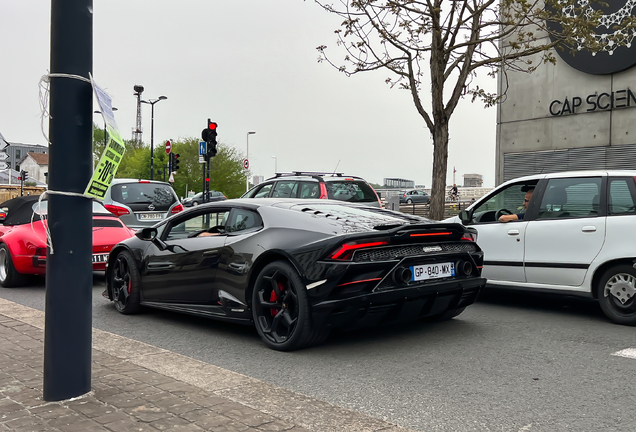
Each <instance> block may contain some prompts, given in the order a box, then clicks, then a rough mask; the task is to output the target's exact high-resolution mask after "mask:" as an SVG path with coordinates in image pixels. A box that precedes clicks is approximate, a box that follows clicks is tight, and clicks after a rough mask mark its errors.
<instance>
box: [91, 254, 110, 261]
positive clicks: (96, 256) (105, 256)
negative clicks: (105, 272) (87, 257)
mask: <svg viewBox="0 0 636 432" xmlns="http://www.w3.org/2000/svg"><path fill="white" fill-rule="evenodd" d="M106 261H108V254H93V263H103V262H106Z"/></svg>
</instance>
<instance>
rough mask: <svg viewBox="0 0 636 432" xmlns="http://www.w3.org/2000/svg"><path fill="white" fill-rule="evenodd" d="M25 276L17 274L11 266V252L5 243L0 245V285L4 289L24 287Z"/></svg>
mask: <svg viewBox="0 0 636 432" xmlns="http://www.w3.org/2000/svg"><path fill="white" fill-rule="evenodd" d="M25 281H26V275H23V274H22V273H19V272H18V271H17V270H16V269H15V266H14V265H13V259H12V258H11V251H10V250H9V246H7V245H6V243H2V244H1V245H0V285H2V286H3V287H4V288H13V287H18V286H21V285H24V283H25Z"/></svg>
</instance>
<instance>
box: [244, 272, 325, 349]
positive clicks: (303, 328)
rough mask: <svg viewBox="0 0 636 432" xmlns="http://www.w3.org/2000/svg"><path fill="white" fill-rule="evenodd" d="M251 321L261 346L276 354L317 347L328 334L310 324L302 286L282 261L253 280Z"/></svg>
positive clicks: (295, 274)
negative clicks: (270, 349)
mask: <svg viewBox="0 0 636 432" xmlns="http://www.w3.org/2000/svg"><path fill="white" fill-rule="evenodd" d="M281 297H282V298H281ZM252 319H253V320H254V325H255V327H256V331H257V332H258V334H259V336H260V337H261V339H262V340H263V342H265V345H267V346H268V347H269V348H272V349H275V350H278V351H292V350H297V349H300V348H304V347H308V346H310V345H317V344H319V343H320V342H322V341H324V339H326V337H327V335H328V332H327V330H326V329H320V328H316V326H314V325H313V322H312V317H311V307H310V304H309V298H308V296H307V290H306V288H305V285H304V284H303V283H302V281H301V279H300V276H299V275H298V272H297V271H296V270H295V269H294V268H293V267H292V266H291V265H290V264H289V263H287V262H284V261H274V262H272V263H269V264H267V265H266V266H265V267H264V268H263V270H261V272H260V273H259V275H258V277H257V278H256V282H255V284H254V289H253V290H252Z"/></svg>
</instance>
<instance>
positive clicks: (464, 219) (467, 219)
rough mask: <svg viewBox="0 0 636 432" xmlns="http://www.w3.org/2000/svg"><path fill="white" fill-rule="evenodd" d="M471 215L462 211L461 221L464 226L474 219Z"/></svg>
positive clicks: (460, 214) (460, 213)
mask: <svg viewBox="0 0 636 432" xmlns="http://www.w3.org/2000/svg"><path fill="white" fill-rule="evenodd" d="M471 213H472V212H469V211H467V210H462V211H460V212H459V220H461V221H462V223H463V224H464V225H468V224H469V223H470V222H471V221H472V219H473V218H472V215H471Z"/></svg>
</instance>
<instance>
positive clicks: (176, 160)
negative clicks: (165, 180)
mask: <svg viewBox="0 0 636 432" xmlns="http://www.w3.org/2000/svg"><path fill="white" fill-rule="evenodd" d="M171 155H172V172H175V171H176V170H178V169H179V154H178V153H171Z"/></svg>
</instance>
